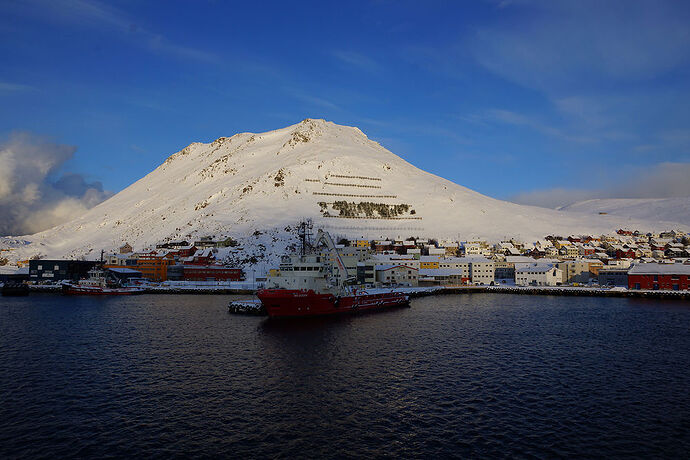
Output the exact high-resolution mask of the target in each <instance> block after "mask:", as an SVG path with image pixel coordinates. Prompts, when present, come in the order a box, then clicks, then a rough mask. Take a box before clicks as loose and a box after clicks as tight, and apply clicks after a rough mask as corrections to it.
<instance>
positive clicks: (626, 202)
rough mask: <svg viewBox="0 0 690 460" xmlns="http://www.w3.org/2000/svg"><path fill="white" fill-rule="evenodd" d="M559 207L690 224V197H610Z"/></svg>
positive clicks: (567, 209) (636, 218) (566, 209)
mask: <svg viewBox="0 0 690 460" xmlns="http://www.w3.org/2000/svg"><path fill="white" fill-rule="evenodd" d="M688 180H690V178H689V179H688ZM559 209H560V210H561V211H575V212H584V213H589V214H599V213H606V214H609V215H612V216H619V217H623V218H627V219H631V220H632V219H634V220H649V221H671V222H680V223H681V224H684V225H685V226H690V197H679V198H615V199H614V198H608V199H598V200H587V201H580V202H577V203H573V204H570V205H568V206H563V207H561V208H559Z"/></svg>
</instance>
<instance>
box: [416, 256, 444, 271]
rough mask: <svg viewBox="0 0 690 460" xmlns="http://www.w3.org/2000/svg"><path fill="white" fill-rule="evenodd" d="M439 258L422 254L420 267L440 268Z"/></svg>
mask: <svg viewBox="0 0 690 460" xmlns="http://www.w3.org/2000/svg"><path fill="white" fill-rule="evenodd" d="M438 263H439V258H438V257H436V256H421V257H420V258H419V268H420V269H422V268H439V267H438Z"/></svg>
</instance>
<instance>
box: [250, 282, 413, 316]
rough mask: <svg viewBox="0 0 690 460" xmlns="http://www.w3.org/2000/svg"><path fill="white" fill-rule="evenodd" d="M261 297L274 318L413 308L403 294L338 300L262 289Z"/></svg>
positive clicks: (326, 295)
mask: <svg viewBox="0 0 690 460" xmlns="http://www.w3.org/2000/svg"><path fill="white" fill-rule="evenodd" d="M257 297H259V300H261V303H262V304H263V306H264V308H265V309H266V312H267V313H268V316H270V317H272V318H281V317H304V316H319V315H333V314H340V313H353V312H358V311H368V310H378V309H384V308H392V307H401V306H405V305H408V304H409V297H408V296H406V295H405V294H401V293H399V292H386V293H381V294H358V295H350V296H341V297H337V296H334V295H333V294H319V293H316V292H314V291H312V290H309V291H301V290H293V289H262V290H260V291H259V292H257Z"/></svg>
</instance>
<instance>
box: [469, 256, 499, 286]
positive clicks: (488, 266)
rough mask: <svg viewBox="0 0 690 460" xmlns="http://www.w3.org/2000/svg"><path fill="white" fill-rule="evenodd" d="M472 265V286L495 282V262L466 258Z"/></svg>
mask: <svg viewBox="0 0 690 460" xmlns="http://www.w3.org/2000/svg"><path fill="white" fill-rule="evenodd" d="M465 259H466V260H467V261H468V262H469V263H470V281H472V284H491V283H493V282H494V261H493V260H490V259H487V258H486V257H481V256H475V257H465Z"/></svg>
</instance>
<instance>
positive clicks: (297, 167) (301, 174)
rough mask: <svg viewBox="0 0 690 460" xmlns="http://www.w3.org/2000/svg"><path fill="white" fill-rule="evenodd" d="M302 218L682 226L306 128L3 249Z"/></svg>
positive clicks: (499, 228) (480, 226) (175, 234)
mask: <svg viewBox="0 0 690 460" xmlns="http://www.w3.org/2000/svg"><path fill="white" fill-rule="evenodd" d="M342 201H347V202H348V203H354V204H348V205H345V206H343V204H342ZM337 202H340V203H337ZM334 203H336V204H334ZM338 215H340V217H333V216H338ZM344 216H347V217H344ZM305 217H310V218H312V219H313V220H314V225H315V227H324V228H326V229H328V230H330V231H331V232H332V233H335V234H339V235H345V236H349V237H366V238H379V237H382V236H385V237H408V236H420V237H422V236H424V237H438V238H447V237H450V238H459V239H461V240H463V239H469V238H476V237H482V238H486V239H489V240H498V239H501V238H505V237H517V238H522V239H525V240H532V239H536V238H538V237H543V236H544V235H547V234H551V233H559V234H569V233H584V232H594V233H602V232H609V231H611V230H614V229H615V228H617V227H620V226H635V227H638V228H641V229H650V230H652V229H660V230H661V229H667V228H678V227H679V225H678V224H672V223H665V222H658V221H654V222H645V221H639V222H635V221H630V220H629V219H627V218H625V219H621V218H617V217H615V216H612V215H605V216H601V215H586V214H579V213H572V212H559V211H555V210H548V209H544V208H538V207H530V206H521V205H517V204H513V203H509V202H505V201H500V200H496V199H492V198H489V197H486V196H484V195H481V194H479V193H477V192H474V191H472V190H469V189H467V188H465V187H461V186H459V185H457V184H454V183H452V182H450V181H448V180H445V179H442V178H440V177H437V176H434V175H432V174H429V173H426V172H424V171H422V170H420V169H418V168H416V167H414V166H412V165H411V164H409V163H407V162H406V161H404V160H402V159H401V158H400V157H398V156H396V155H394V154H393V153H391V152H389V151H388V150H386V149H385V148H383V147H382V146H380V145H379V144H378V143H376V142H374V141H371V140H369V139H368V138H367V137H366V136H365V135H364V133H362V132H361V131H360V130H359V129H357V128H352V127H346V126H339V125H336V124H334V123H331V122H326V121H324V120H309V119H307V120H304V121H303V122H301V123H299V124H296V125H293V126H288V127H287V128H283V129H279V130H276V131H270V132H267V133H261V134H251V133H242V134H236V135H234V136H232V137H228V138H225V137H224V138H220V139H217V140H215V141H214V142H211V143H208V144H203V143H193V144H190V145H189V146H188V147H186V148H184V149H183V150H181V151H180V152H177V153H175V154H174V155H172V156H171V157H170V158H168V159H167V160H166V161H165V162H164V163H163V164H162V165H160V166H159V167H158V168H156V169H155V170H154V171H153V172H151V173H150V174H148V175H147V176H145V177H144V178H142V179H140V180H139V181H137V182H136V183H134V184H132V185H131V186H129V187H127V188H126V189H125V190H123V191H121V192H120V193H118V194H117V195H115V196H113V197H112V198H110V199H108V200H107V201H105V202H103V203H101V204H99V205H98V206H96V207H94V208H93V209H91V210H89V211H88V212H87V213H85V214H84V215H82V216H80V217H78V218H76V219H74V220H72V221H70V222H68V223H66V224H63V225H59V226H57V227H54V228H52V229H50V230H47V231H44V232H41V233H38V234H35V235H31V236H25V237H22V239H21V240H25V241H27V242H28V243H29V244H21V242H20V240H16V239H15V240H13V239H4V244H5V245H6V246H7V245H11V246H15V247H16V249H15V250H14V251H12V259H13V260H18V259H21V258H26V257H30V256H32V255H35V254H41V255H42V256H47V257H75V256H76V257H79V256H83V255H87V256H88V257H96V256H97V254H98V253H100V250H101V249H105V250H106V251H108V250H113V249H115V248H117V247H119V246H120V245H122V244H123V243H124V242H129V243H130V244H131V245H132V246H134V248H135V249H141V248H144V247H146V246H149V245H153V244H155V243H157V242H162V241H166V240H179V239H193V238H198V237H201V236H206V235H213V236H215V237H223V236H233V237H239V238H242V237H247V236H249V235H252V234H253V233H254V232H255V231H256V230H260V231H262V232H264V233H266V232H267V231H268V233H271V232H270V230H271V229H274V230H273V234H274V235H276V234H277V233H276V232H280V231H282V229H283V228H285V227H286V226H288V225H294V224H295V223H296V222H298V221H299V220H300V219H302V218H305ZM374 217H375V218H374ZM391 217H394V218H391ZM672 220H675V219H672ZM274 238H275V237H274ZM17 246H18V247H17Z"/></svg>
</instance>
